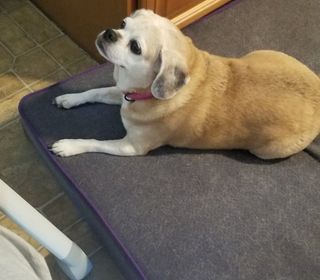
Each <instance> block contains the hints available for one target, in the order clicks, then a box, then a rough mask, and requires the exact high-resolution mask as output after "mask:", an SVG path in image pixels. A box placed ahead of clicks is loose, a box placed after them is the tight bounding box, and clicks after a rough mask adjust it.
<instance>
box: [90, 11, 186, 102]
mask: <svg viewBox="0 0 320 280" xmlns="http://www.w3.org/2000/svg"><path fill="white" fill-rule="evenodd" d="M191 45H192V44H191V40H190V39H189V38H187V37H186V36H184V35H183V34H182V32H181V31H180V30H179V29H178V28H177V27H176V26H175V25H174V24H172V23H171V22H170V21H169V20H168V19H166V18H163V17H160V16H158V15H156V14H154V13H153V12H152V11H149V10H138V11H136V12H134V13H133V14H132V15H131V16H130V17H127V18H125V19H124V20H123V21H122V23H121V26H120V28H119V29H107V30H106V31H103V32H101V33H100V34H99V35H98V37H97V40H96V46H97V48H98V50H99V53H100V54H101V55H102V56H103V57H104V58H106V59H107V60H109V61H110V62H112V63H113V64H114V65H115V71H114V78H115V80H116V82H117V86H118V87H119V88H120V89H121V90H123V91H134V90H151V92H152V94H153V96H154V97H155V98H158V99H169V98H171V97H173V96H174V95H175V94H176V92H177V91H178V90H179V89H180V88H181V87H182V86H184V85H185V84H186V83H187V82H188V60H187V59H188V54H189V49H190V46H191Z"/></svg>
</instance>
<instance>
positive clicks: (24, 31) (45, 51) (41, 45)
mask: <svg viewBox="0 0 320 280" xmlns="http://www.w3.org/2000/svg"><path fill="white" fill-rule="evenodd" d="M35 9H36V10H38V8H36V7H35ZM38 14H39V13H38ZM41 16H42V17H44V16H43V15H41ZM8 17H9V18H10V19H11V20H12V21H13V22H14V23H15V24H16V25H17V26H18V28H19V29H20V30H21V31H22V32H23V33H24V34H25V35H26V36H28V37H29V38H30V39H31V40H32V41H33V43H35V44H36V47H39V48H40V49H41V50H42V51H43V52H44V53H45V54H46V55H48V56H49V57H50V58H51V59H52V60H53V61H54V62H55V63H56V64H57V65H58V66H60V67H62V68H63V65H62V64H61V63H60V62H59V61H57V60H56V58H55V57H54V56H52V55H51V54H50V53H49V52H48V51H47V50H46V49H45V48H44V47H43V44H46V43H48V41H50V39H52V40H54V39H57V38H59V37H60V36H61V37H62V36H63V35H65V34H64V33H63V32H62V31H61V30H59V29H58V28H57V27H56V26H54V25H53V24H52V23H51V22H49V20H48V19H47V18H46V17H44V19H45V20H47V21H48V22H49V24H50V25H52V26H54V28H55V29H57V30H58V31H59V35H60V36H56V37H55V38H50V39H48V40H46V41H45V42H42V43H39V42H37V41H36V40H35V39H34V38H32V37H30V36H29V35H28V33H27V31H26V30H24V28H23V27H22V26H21V25H20V24H19V22H17V21H16V19H15V18H14V17H13V16H12V15H10V14H8ZM36 47H34V48H36ZM34 48H33V49H34ZM29 51H30V52H31V50H29ZM26 53H28V52H26ZM26 53H25V54H26ZM55 70H57V69H55ZM64 70H65V71H66V72H67V74H68V75H69V76H71V73H69V71H67V70H66V69H64ZM15 74H16V73H15Z"/></svg>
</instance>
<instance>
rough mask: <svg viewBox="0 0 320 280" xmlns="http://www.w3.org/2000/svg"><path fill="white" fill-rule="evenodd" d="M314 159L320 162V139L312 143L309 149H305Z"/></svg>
mask: <svg viewBox="0 0 320 280" xmlns="http://www.w3.org/2000/svg"><path fill="white" fill-rule="evenodd" d="M304 150H305V151H306V152H307V153H308V154H310V155H311V156H312V157H314V158H316V159H317V160H319V161H320V139H319V140H318V141H317V140H315V141H314V142H312V143H311V144H310V145H309V146H308V147H306V148H305V149H304Z"/></svg>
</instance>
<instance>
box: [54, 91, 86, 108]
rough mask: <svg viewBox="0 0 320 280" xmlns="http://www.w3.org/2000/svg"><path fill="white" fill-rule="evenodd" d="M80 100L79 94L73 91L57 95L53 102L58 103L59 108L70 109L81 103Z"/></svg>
mask: <svg viewBox="0 0 320 280" xmlns="http://www.w3.org/2000/svg"><path fill="white" fill-rule="evenodd" d="M79 101H80V100H79V96H78V94H74V93H71V94H64V95H60V96H58V97H56V98H55V99H54V100H53V102H52V103H53V104H55V105H57V107H58V108H64V109H70V108H72V107H75V106H78V105H80V102H79Z"/></svg>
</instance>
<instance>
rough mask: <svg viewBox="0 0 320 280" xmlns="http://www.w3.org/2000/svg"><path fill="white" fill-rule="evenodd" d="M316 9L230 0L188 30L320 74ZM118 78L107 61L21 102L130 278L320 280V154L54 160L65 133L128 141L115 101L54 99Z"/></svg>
mask: <svg viewBox="0 0 320 280" xmlns="http://www.w3.org/2000/svg"><path fill="white" fill-rule="evenodd" d="M319 14H320V2H319V1H318V0H313V1H312V0H308V1H300V0H286V1H276V0H269V1H263V0H242V1H233V2H232V3H231V4H229V5H227V6H226V7H224V8H223V9H221V10H219V11H218V12H215V13H213V14H211V15H209V16H206V17H205V18H203V19H202V20H200V21H199V22H197V23H195V24H193V25H191V26H189V27H188V28H186V29H185V30H184V32H185V33H186V34H188V35H190V36H191V37H192V38H193V40H194V42H195V44H196V45H198V46H199V47H201V48H203V49H207V50H209V51H211V52H214V53H215V54H219V55H228V56H239V55H241V54H245V53H246V52H248V51H251V50H254V49H262V48H263V49H276V50H281V51H285V52H286V53H288V54H291V55H294V56H296V57H297V58H299V59H300V60H302V61H303V62H305V63H306V64H307V65H309V66H310V67H311V68H312V69H314V70H315V71H319V72H320V32H319V26H320V17H319ZM112 84H113V81H112V65H110V64H108V63H107V64H104V65H101V66H99V67H97V68H94V69H91V70H89V71H87V72H85V73H82V74H81V75H78V76H76V77H74V78H72V79H69V80H67V81H63V82H60V83H58V84H56V85H54V86H51V87H49V88H47V89H44V90H42V91H40V92H36V93H34V94H31V95H29V96H27V97H25V98H24V99H23V100H22V101H21V103H20V107H19V109H20V114H21V118H22V121H23V124H24V127H25V130H26V132H27V134H28V135H29V137H30V138H31V140H32V142H33V143H34V145H35V148H36V149H37V150H38V151H39V152H40V154H41V155H42V157H43V159H44V161H45V162H46V163H47V164H48V166H49V167H50V169H51V170H52V171H53V173H54V174H55V175H56V176H57V178H58V179H59V180H60V182H61V183H62V184H63V185H64V186H65V188H66V190H67V192H68V193H69V194H70V196H71V198H73V199H74V201H75V202H76V203H77V204H78V205H79V207H80V208H81V209H82V210H83V211H84V213H85V214H86V216H87V218H88V220H89V222H91V223H92V225H93V226H94V227H95V229H96V230H97V231H98V232H99V234H100V236H101V238H102V239H103V240H104V242H105V244H106V246H107V247H108V248H109V250H110V252H111V253H112V254H113V256H114V258H115V259H116V260H117V262H118V263H119V265H120V266H121V268H122V270H123V272H124V274H125V275H126V277H127V278H128V279H152V280H153V279H161V280H162V279H174V280H178V279H183V280H187V279H192V280H194V279H197V280H201V279H213V280H223V279H234V280H236V279H246V280H248V279H278V280H280V279H281V280H284V279H288V280H289V279H297V280H303V279H306V280H312V279H320V165H319V159H317V158H316V156H311V155H309V154H308V153H306V152H301V153H299V154H297V155H295V156H292V157H290V158H288V159H285V160H276V161H262V160H259V159H257V158H255V157H254V156H252V155H250V154H249V153H247V152H245V151H237V150H235V151H197V150H184V149H173V148H169V147H163V148H160V149H158V150H155V151H153V152H151V153H150V154H149V155H147V156H143V157H117V156H111V155H106V154H98V153H96V154H82V155H79V156H74V157H70V158H58V157H56V156H54V155H52V154H51V153H50V152H49V150H48V148H47V147H48V146H50V145H51V144H52V143H53V142H54V141H56V140H58V139H61V138H96V139H116V138H119V137H122V136H124V133H125V131H124V129H123V126H122V124H121V119H120V115H119V107H118V106H111V105H102V104H95V105H84V106H81V107H79V108H75V109H71V110H61V109H58V108H56V107H55V106H53V105H52V104H51V103H52V99H53V98H54V97H55V96H58V95H61V94H64V93H70V92H80V91H84V90H87V89H90V88H94V87H102V86H106V85H112ZM319 145H320V143H319V142H318V143H317V142H315V143H314V147H315V149H319Z"/></svg>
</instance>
